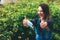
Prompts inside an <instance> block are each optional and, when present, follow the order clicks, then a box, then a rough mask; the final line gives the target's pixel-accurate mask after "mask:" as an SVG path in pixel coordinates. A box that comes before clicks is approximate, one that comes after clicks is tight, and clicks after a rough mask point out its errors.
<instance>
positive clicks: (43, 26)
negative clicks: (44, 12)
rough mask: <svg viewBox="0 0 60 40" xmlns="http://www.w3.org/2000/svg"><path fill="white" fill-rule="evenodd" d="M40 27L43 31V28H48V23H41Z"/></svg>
mask: <svg viewBox="0 0 60 40" xmlns="http://www.w3.org/2000/svg"><path fill="white" fill-rule="evenodd" d="M40 27H41V28H42V29H43V28H45V27H47V22H45V21H43V20H42V21H41V23H40Z"/></svg>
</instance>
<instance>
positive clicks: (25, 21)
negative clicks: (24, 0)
mask: <svg viewBox="0 0 60 40" xmlns="http://www.w3.org/2000/svg"><path fill="white" fill-rule="evenodd" d="M23 25H24V26H27V19H26V16H24V19H23Z"/></svg>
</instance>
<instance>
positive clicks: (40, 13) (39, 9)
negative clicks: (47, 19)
mask: <svg viewBox="0 0 60 40" xmlns="http://www.w3.org/2000/svg"><path fill="white" fill-rule="evenodd" d="M38 15H39V17H40V18H44V13H43V9H42V8H41V6H39V7H38Z"/></svg>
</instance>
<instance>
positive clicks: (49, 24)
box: [47, 19, 54, 29]
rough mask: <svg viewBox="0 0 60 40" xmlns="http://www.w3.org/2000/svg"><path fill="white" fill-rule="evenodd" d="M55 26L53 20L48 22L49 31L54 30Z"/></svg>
mask: <svg viewBox="0 0 60 40" xmlns="http://www.w3.org/2000/svg"><path fill="white" fill-rule="evenodd" d="M53 24H54V21H53V20H52V19H49V20H48V21H47V26H48V27H49V29H52V28H53Z"/></svg>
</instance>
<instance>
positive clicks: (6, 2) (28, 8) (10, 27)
mask: <svg viewBox="0 0 60 40" xmlns="http://www.w3.org/2000/svg"><path fill="white" fill-rule="evenodd" d="M42 2H43V3H46V4H48V5H49V7H50V13H51V17H52V18H53V20H54V26H53V34H52V40H60V0H0V40H35V32H34V30H33V29H31V28H30V27H24V26H23V17H24V16H25V15H26V16H27V18H28V19H29V20H31V19H33V18H36V17H38V15H37V9H38V6H39V4H40V3H42Z"/></svg>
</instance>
